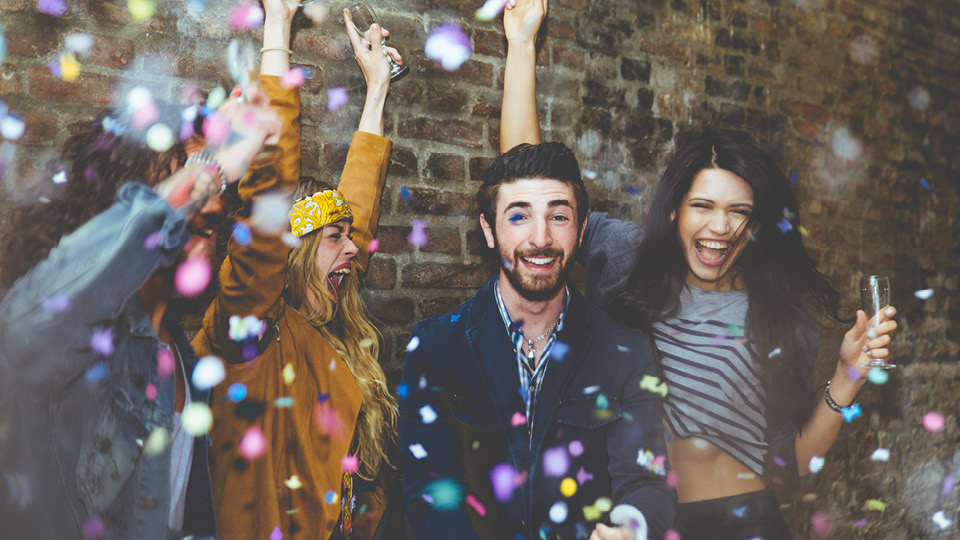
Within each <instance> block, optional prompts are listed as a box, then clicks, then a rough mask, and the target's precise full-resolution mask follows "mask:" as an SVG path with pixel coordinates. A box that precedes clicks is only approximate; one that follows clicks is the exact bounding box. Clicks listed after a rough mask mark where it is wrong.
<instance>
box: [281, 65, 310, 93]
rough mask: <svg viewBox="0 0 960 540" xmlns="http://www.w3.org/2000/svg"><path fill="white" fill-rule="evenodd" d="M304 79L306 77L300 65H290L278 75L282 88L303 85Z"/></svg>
mask: <svg viewBox="0 0 960 540" xmlns="http://www.w3.org/2000/svg"><path fill="white" fill-rule="evenodd" d="M305 81H306V77H305V75H304V71H303V68H302V67H300V66H295V67H292V68H290V69H289V70H288V71H287V72H286V73H284V74H283V75H281V76H280V86H283V87H284V88H298V87H300V86H303V83H304V82H305Z"/></svg>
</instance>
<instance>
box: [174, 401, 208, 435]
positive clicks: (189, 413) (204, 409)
mask: <svg viewBox="0 0 960 540" xmlns="http://www.w3.org/2000/svg"><path fill="white" fill-rule="evenodd" d="M180 425H181V426H182V427H183V430H184V431H186V432H187V433H189V434H190V435H193V436H194V437H199V436H201V435H205V434H206V433H207V432H208V431H210V426H212V425H213V413H211V412H210V407H208V406H207V404H206V403H203V402H200V401H194V402H191V403H188V404H187V405H186V406H184V407H183V412H181V413H180Z"/></svg>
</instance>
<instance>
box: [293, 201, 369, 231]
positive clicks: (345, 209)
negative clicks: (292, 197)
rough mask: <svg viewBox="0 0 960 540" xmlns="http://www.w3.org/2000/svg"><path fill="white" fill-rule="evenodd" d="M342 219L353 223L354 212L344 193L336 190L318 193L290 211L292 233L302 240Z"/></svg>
mask: <svg viewBox="0 0 960 540" xmlns="http://www.w3.org/2000/svg"><path fill="white" fill-rule="evenodd" d="M342 219H346V220H349V221H353V212H351V211H350V205H348V204H347V200H346V199H344V198H343V193H340V192H339V191H337V190H335V189H328V190H324V191H318V192H316V193H314V194H313V195H311V196H309V197H303V198H302V199H297V200H296V201H295V202H294V203H293V208H291V209H290V232H292V233H293V235H294V236H296V237H297V238H300V237H301V236H303V235H305V234H308V233H310V232H313V231H315V230H318V229H322V228H324V227H326V226H327V225H329V224H331V223H334V222H336V221H340V220H342Z"/></svg>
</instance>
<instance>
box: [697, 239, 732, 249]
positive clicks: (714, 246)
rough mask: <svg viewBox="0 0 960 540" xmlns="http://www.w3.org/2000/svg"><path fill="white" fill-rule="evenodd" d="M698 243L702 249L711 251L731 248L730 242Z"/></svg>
mask: <svg viewBox="0 0 960 540" xmlns="http://www.w3.org/2000/svg"><path fill="white" fill-rule="evenodd" d="M697 243H698V244H700V246H701V247H705V248H709V249H727V248H728V247H729V246H730V243H729V242H717V241H714V240H697Z"/></svg>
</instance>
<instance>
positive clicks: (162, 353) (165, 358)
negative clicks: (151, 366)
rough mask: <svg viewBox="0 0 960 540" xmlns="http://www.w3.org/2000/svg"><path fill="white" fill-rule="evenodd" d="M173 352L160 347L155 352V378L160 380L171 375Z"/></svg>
mask: <svg viewBox="0 0 960 540" xmlns="http://www.w3.org/2000/svg"><path fill="white" fill-rule="evenodd" d="M173 363H174V360H173V352H171V351H170V349H168V348H166V347H161V348H160V350H158V351H157V376H159V377H160V379H161V380H164V379H166V378H167V377H169V376H171V375H173V365H174V364H173Z"/></svg>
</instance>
